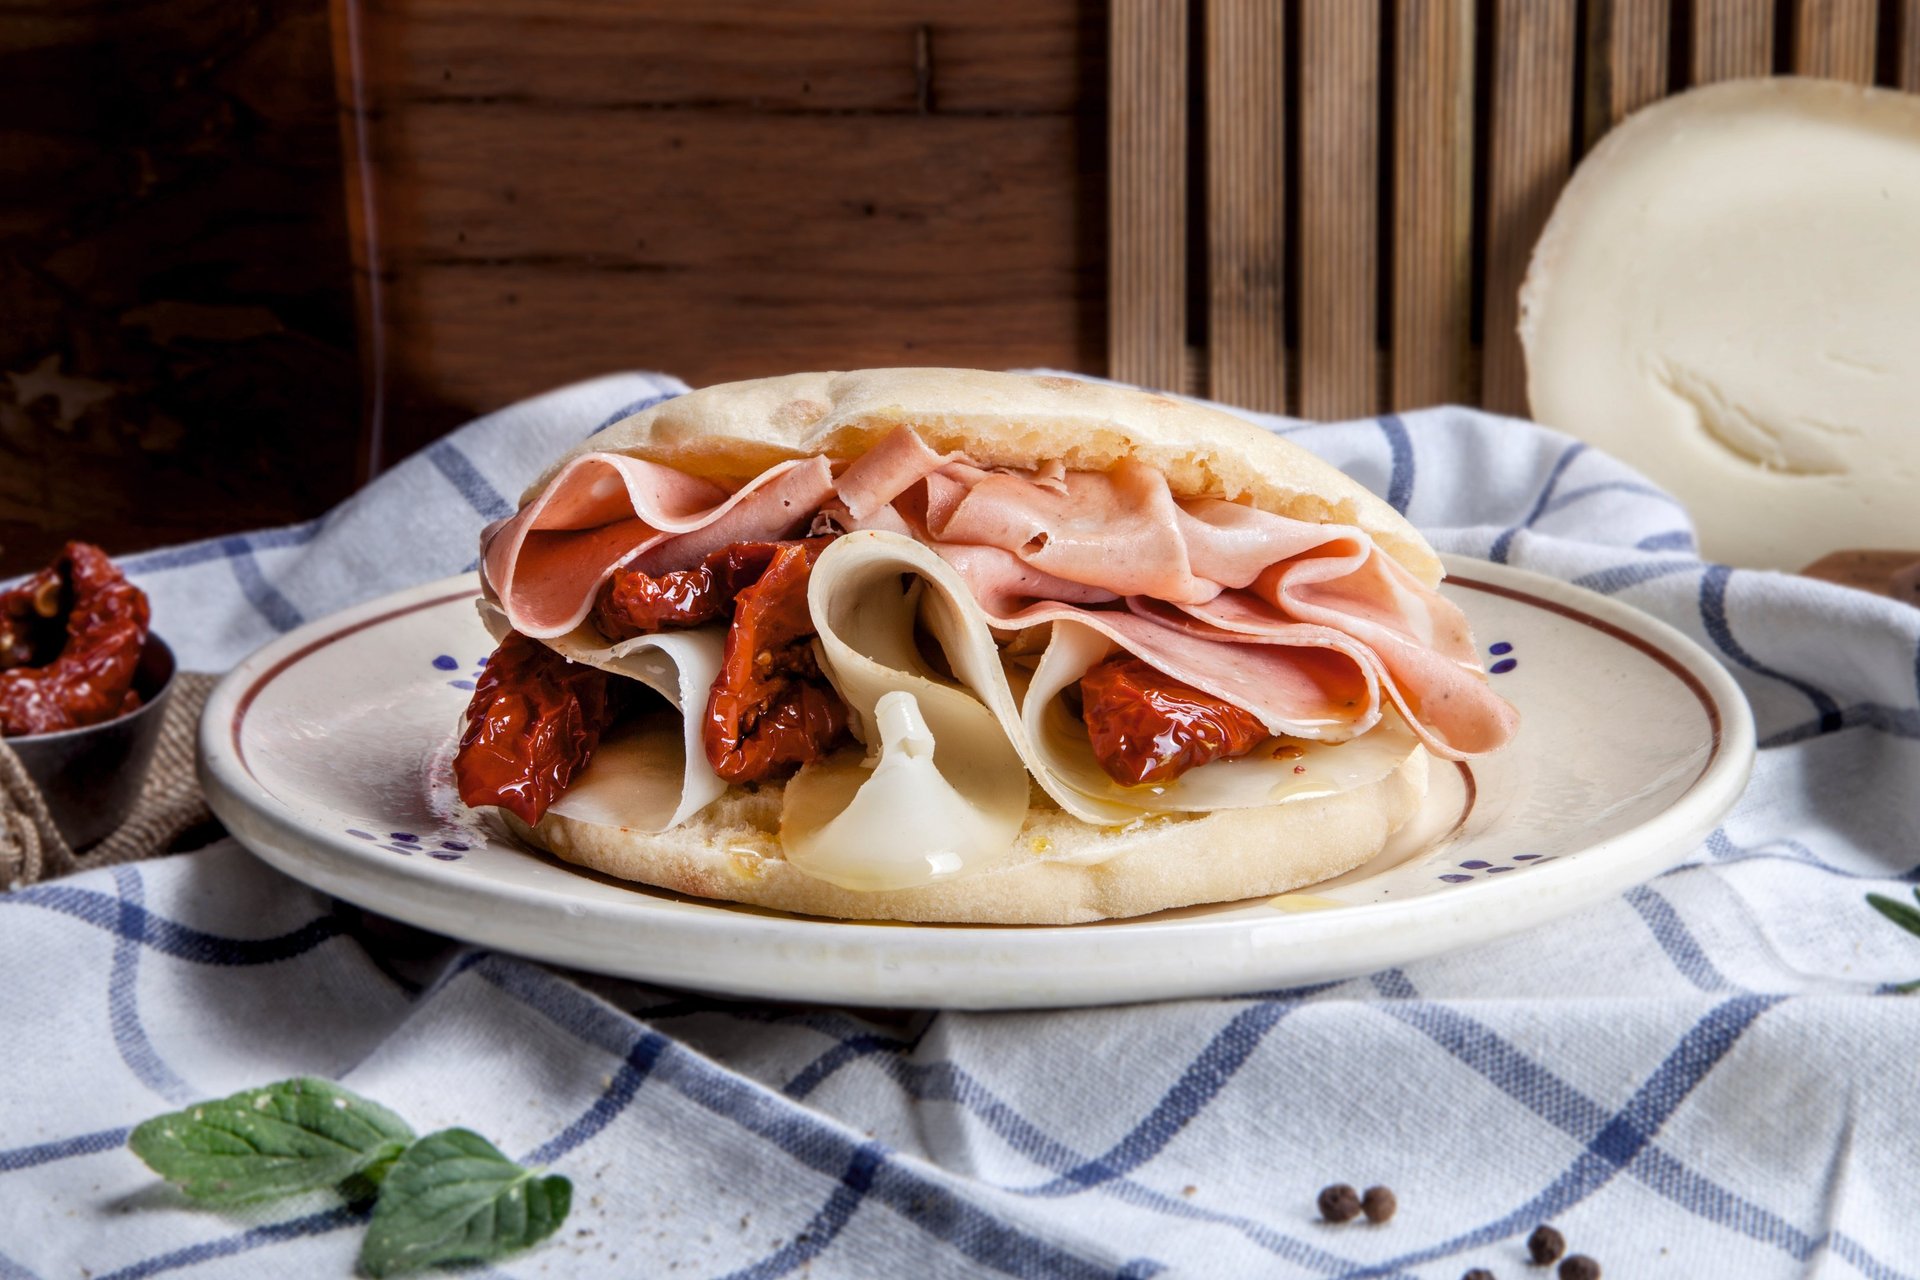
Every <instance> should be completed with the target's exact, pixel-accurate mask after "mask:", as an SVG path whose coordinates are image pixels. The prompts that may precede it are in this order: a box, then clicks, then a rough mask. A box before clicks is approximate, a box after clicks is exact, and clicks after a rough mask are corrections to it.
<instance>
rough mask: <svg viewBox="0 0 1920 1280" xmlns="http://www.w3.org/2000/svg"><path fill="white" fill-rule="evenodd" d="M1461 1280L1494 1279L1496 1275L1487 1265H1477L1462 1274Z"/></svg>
mask: <svg viewBox="0 0 1920 1280" xmlns="http://www.w3.org/2000/svg"><path fill="white" fill-rule="evenodd" d="M1460 1280H1494V1275H1493V1272H1491V1271H1489V1270H1487V1269H1486V1268H1485V1267H1475V1268H1474V1269H1473V1270H1471V1271H1469V1272H1467V1274H1465V1275H1463V1276H1461V1277H1460Z"/></svg>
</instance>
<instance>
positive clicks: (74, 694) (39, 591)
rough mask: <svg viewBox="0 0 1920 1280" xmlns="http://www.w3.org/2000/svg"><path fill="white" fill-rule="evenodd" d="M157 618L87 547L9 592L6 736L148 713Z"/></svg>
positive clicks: (3, 611) (2, 717) (3, 650)
mask: <svg viewBox="0 0 1920 1280" xmlns="http://www.w3.org/2000/svg"><path fill="white" fill-rule="evenodd" d="M148 616H149V612H148V606H147V595H146V592H144V591H142V590H140V588H138V587H136V586H134V585H133V584H132V583H131V582H128V581H127V579H126V575H124V574H122V573H121V572H120V570H119V569H118V568H117V567H116V566H115V565H114V563H113V561H111V560H109V559H108V558H107V553H106V552H104V551H102V550H101V549H100V548H98V547H96V546H93V545H91V544H90V543H85V542H69V543H68V544H67V545H66V547H65V548H64V549H63V550H62V551H61V553H60V558H59V559H58V560H56V561H54V562H53V564H51V565H49V566H48V567H47V568H45V569H42V570H41V571H40V572H39V573H36V574H34V575H33V576H32V577H30V578H28V579H27V580H26V581H25V582H23V583H21V584H20V585H19V586H17V587H14V588H13V589H12V590H10V591H5V592H0V736H5V737H12V736H17V735H21V734H29V733H55V732H58V731H60V730H62V729H75V728H79V727H80V726H82V725H89V724H99V723H100V722H102V721H104V720H111V719H113V718H114V717H115V716H118V715H121V714H123V713H125V712H128V711H131V710H133V709H134V708H135V707H138V706H139V705H140V699H139V695H137V694H136V693H135V692H134V691H133V676H134V671H135V670H136V669H137V668H138V667H139V665H140V651H141V650H142V649H144V648H145V647H146V643H147V620H148Z"/></svg>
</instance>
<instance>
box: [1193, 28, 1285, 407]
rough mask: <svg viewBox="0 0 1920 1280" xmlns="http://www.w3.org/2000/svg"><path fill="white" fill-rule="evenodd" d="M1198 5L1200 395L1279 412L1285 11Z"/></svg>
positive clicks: (1282, 366) (1282, 336) (1282, 357)
mask: <svg viewBox="0 0 1920 1280" xmlns="http://www.w3.org/2000/svg"><path fill="white" fill-rule="evenodd" d="M1206 3H1207V9H1206V21H1207V77H1206V83H1207V260H1208V279H1209V286H1208V293H1209V297H1208V330H1207V332H1208V335H1209V336H1208V351H1207V380H1208V389H1207V394H1208V395H1210V396H1212V397H1213V398H1214V399H1216V400H1225V401H1227V402H1229V403H1231V404H1238V405H1245V406H1246V407H1247V408H1249V409H1263V410H1266V411H1268V412H1270V413H1283V412H1285V411H1286V407H1287V351H1286V332H1285V323H1284V321H1285V313H1284V310H1283V308H1284V306H1285V302H1286V298H1285V277H1286V261H1287V259H1286V231H1285V228H1286V218H1285V209H1286V205H1285V203H1284V202H1285V197H1286V192H1285V190H1284V182H1283V176H1284V172H1285V168H1286V133H1285V124H1286V120H1285V107H1284V103H1285V101H1286V97H1285V78H1284V77H1285V67H1286V62H1285V57H1284V55H1285V48H1286V24H1285V22H1284V21H1283V18H1284V10H1283V9H1282V7H1281V6H1280V5H1279V4H1276V3H1274V0H1206Z"/></svg>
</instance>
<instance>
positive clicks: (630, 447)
mask: <svg viewBox="0 0 1920 1280" xmlns="http://www.w3.org/2000/svg"><path fill="white" fill-rule="evenodd" d="M902 425H905V426H910V427H913V428H914V429H915V430H916V431H918V432H919V433H920V435H921V437H922V438H923V439H925V440H926V442H927V443H928V444H929V445H931V446H933V447H934V448H936V449H939V450H943V451H945V450H952V449H963V450H965V451H966V452H967V454H968V455H969V456H971V457H972V458H973V459H974V460H975V461H977V462H979V463H981V464H982V465H986V466H1010V467H1037V466H1039V465H1041V464H1042V463H1044V462H1047V461H1049V460H1052V459H1056V458H1057V459H1060V460H1062V461H1064V462H1065V464H1066V466H1067V467H1068V468H1069V469H1070V470H1087V471H1099V470H1106V469H1108V468H1110V467H1112V466H1113V465H1114V464H1115V463H1117V462H1118V461H1120V460H1121V459H1122V458H1127V457H1132V458H1135V459H1138V460H1139V461H1141V462H1143V463H1146V464H1147V465H1149V466H1152V467H1154V468H1156V469H1157V470H1159V471H1160V472H1161V473H1162V474H1164V475H1165V476H1166V477H1167V480H1168V483H1169V484H1170V485H1171V486H1172V488H1173V491H1174V492H1175V494H1176V495H1178V496H1182V497H1197V496H1208V497H1218V498H1225V499H1228V500H1231V501H1243V502H1248V503H1250V504H1252V505H1254V506H1256V507H1259V508H1262V509H1264V510H1268V511H1272V512H1275V513H1277V514H1280V515H1286V516H1291V517H1293V518H1295V519H1300V520H1308V521H1313V522H1316V523H1339V524H1350V525H1357V526H1358V527H1360V528H1361V529H1364V530H1365V531H1366V532H1367V533H1368V534H1370V535H1371V536H1372V537H1373V538H1374V540H1375V542H1376V543H1378V544H1379V545H1380V546H1381V547H1382V548H1383V549H1384V550H1385V551H1386V552H1387V553H1388V554H1389V555H1391V556H1393V557H1394V558H1395V559H1396V560H1398V561H1399V562H1400V563H1401V564H1402V565H1404V566H1406V567H1407V568H1408V569H1409V570H1411V571H1412V572H1413V573H1414V574H1415V575H1416V576H1417V577H1419V578H1420V579H1421V580H1423V581H1425V582H1426V583H1428V584H1429V585H1433V584H1436V583H1438V582H1439V580H1440V578H1441V576H1442V571H1441V567H1440V562H1439V559H1438V557H1437V556H1435V555H1434V552H1433V549H1432V548H1431V547H1429V546H1428V545H1427V543H1426V541H1425V539H1423V538H1422V537H1421V536H1420V534H1419V533H1418V531H1416V530H1415V529H1414V528H1413V526H1412V525H1411V524H1409V523H1407V521H1406V520H1405V519H1404V518H1403V517H1402V516H1401V515H1400V514H1399V513H1398V512H1396V511H1395V510H1394V509H1393V508H1392V507H1390V506H1388V505H1387V504H1386V503H1384V502H1382V501H1381V500H1380V499H1379V498H1377V497H1375V496H1374V495H1373V494H1372V493H1370V492H1368V491H1367V490H1366V489H1364V488H1362V487H1361V486H1360V485H1359V484H1357V483H1356V482H1355V481H1353V480H1352V479H1350V478H1348V477H1347V476H1346V475H1344V474H1342V473H1341V472H1340V471H1338V470H1336V469H1334V468H1333V467H1331V466H1328V465H1327V464H1326V463H1324V462H1322V461H1321V460H1320V459H1318V458H1316V457H1314V456H1313V455H1312V454H1310V453H1307V452H1306V451H1305V450H1303V449H1301V448H1299V447H1298V446H1296V445H1293V444H1290V443H1288V442H1287V441H1286V440H1284V439H1282V438H1280V437H1278V436H1276V435H1273V434H1271V433H1270V432H1267V431H1264V430H1262V429H1260V428H1259V427H1256V426H1254V425H1252V424H1251V423H1248V422H1244V421H1242V420H1241V419H1239V418H1235V417H1233V416H1232V415H1230V414H1226V413H1221V412H1219V411H1217V410H1213V409H1208V408H1206V407H1204V406H1201V405H1197V404H1194V403H1191V402H1188V401H1181V400H1175V399H1172V398H1170V397H1167V396H1162V395H1155V394H1151V393H1148V392H1143V391H1135V390H1131V389H1128V388H1123V387H1115V386H1108V385H1105V384H1101V383H1093V382H1084V381H1081V380H1079V379H1076V378H1067V377H1055V376H1032V375H1024V374H1009V373H989V372H984V371H980V370H973V369H869V370H862V371H858V372H852V373H801V374H793V375H790V376H787V377H781V378H764V379H758V380H755V381H750V382H733V383H725V384H721V385H718V386H712V387H707V388H704V389H702V390H699V391H694V392H690V393H689V394H687V395H683V396H679V397H676V398H675V399H672V400H669V401H666V402H664V403H662V404H659V405H656V406H654V407H652V408H650V409H647V410H644V411H643V412H641V413H637V414H635V415H634V416H632V417H630V418H626V419H623V420H622V421H620V422H617V423H615V424H613V425H612V426H610V427H608V428H606V429H605V430H603V431H601V432H598V433H596V434H595V435H594V436H592V437H591V438H590V439H589V440H587V441H586V442H585V443H583V444H582V445H581V446H580V447H579V448H577V449H575V450H574V451H573V452H572V453H569V454H568V455H566V457H563V458H561V459H559V460H558V461H556V462H555V464H554V465H553V467H551V468H549V469H548V471H547V472H546V473H545V474H544V475H543V476H542V477H541V478H540V479H539V480H538V481H536V482H535V483H534V484H533V485H532V486H531V487H530V488H529V489H528V490H527V492H526V494H525V495H523V497H522V502H526V501H529V500H531V499H532V498H533V497H534V496H535V495H536V494H538V492H539V491H540V489H541V488H542V487H543V486H544V485H545V483H546V481H547V479H548V478H550V477H551V476H552V475H553V474H554V472H556V471H558V470H559V468H560V467H561V466H562V465H564V464H565V462H566V461H567V460H568V459H570V458H572V457H574V456H576V455H577V454H581V453H588V452H608V453H624V454H629V455H632V456H634V457H640V458H647V459H650V460H652V461H656V462H662V463H668V464H671V465H673V466H675V467H678V468H680V469H681V470H683V471H688V472H691V473H694V474H698V475H704V476H708V477H711V478H714V479H716V480H719V481H722V482H724V483H730V484H739V483H744V482H745V481H747V480H748V479H751V478H752V477H753V476H755V475H758V474H759V473H760V472H761V471H762V470H764V469H765V468H766V467H768V466H770V465H772V464H774V463H776V462H779V461H782V460H784V459H787V458H793V457H807V456H815V455H821V454H824V455H826V456H828V457H833V458H851V457H855V456H858V455H859V454H861V453H863V452H864V451H865V450H866V449H867V448H869V447H870V446H871V445H873V444H875V443H877V442H878V441H879V440H880V439H881V438H882V437H884V436H885V435H887V434H888V433H889V432H891V431H893V430H894V429H895V428H896V427H899V426H902ZM1427 764H1428V757H1427V754H1426V753H1425V752H1424V751H1422V750H1421V749H1419V748H1417V747H1416V748H1414V749H1413V751H1412V754H1411V755H1409V756H1408V757H1407V759H1406V760H1405V761H1404V762H1403V763H1402V764H1401V765H1400V766H1399V767H1398V768H1397V769H1396V770H1395V771H1394V772H1392V773H1391V774H1388V775H1387V776H1386V777H1384V778H1382V779H1380V780H1379V781H1377V782H1374V783H1372V784H1370V785H1367V786H1363V787H1359V788H1356V789H1354V790H1351V791H1346V792H1342V793H1340V794H1338V795H1333V796H1325V797H1319V798H1315V799H1308V800H1295V801H1292V802H1289V803H1286V804H1278V805H1269V806H1265V807H1262V808H1251V809H1226V810H1219V811H1216V812H1213V813H1209V814H1203V815H1176V816H1169V817H1163V818H1153V819H1147V820H1144V821H1141V822H1137V823H1134V824H1133V825H1131V826H1127V827H1119V828H1112V827H1099V826H1094V825H1092V824H1089V823H1084V822H1081V821H1079V820H1078V819H1076V818H1074V817H1072V816H1070V815H1068V814H1066V813H1063V812H1061V811H1060V810H1059V809H1058V808H1056V807H1054V805H1053V804H1052V802H1051V801H1050V800H1048V799H1047V798H1046V797H1045V795H1044V794H1043V793H1041V792H1040V791H1039V789H1038V788H1037V787H1035V788H1034V796H1035V800H1034V803H1033V806H1032V807H1031V809H1030V810H1029V814H1028V818H1027V822H1026V824H1025V826H1024V827H1023V828H1022V829H1021V831H1020V834H1019V835H1018V836H1017V837H1016V838H1015V845H1016V847H1017V848H1018V849H1020V850H1022V851H1023V852H1024V853H1025V854H1027V855H1028V856H1027V857H1026V858H1025V859H1024V860H1020V861H1015V862H1013V863H1011V864H1008V865H1006V866H1003V867H1002V868H1000V869H998V870H994V871H989V872H983V873H980V874H976V875H970V876H965V877H960V878H956V879H953V880H949V881H939V882H936V883H934V884H931V885H927V886H923V887H920V888H915V889H907V890H897V891H885V892H856V891H852V890H847V889H842V888H840V887H838V886H836V885H833V884H829V883H827V882H826V881H823V880H820V879H817V878H815V877H813V876H809V875H807V874H806V873H804V872H802V871H801V870H799V869H798V868H797V867H795V866H794V865H793V864H792V863H790V862H788V861H787V860H786V858H785V857H784V856H783V854H782V852H781V846H780V839H779V826H780V804H781V796H782V794H783V791H784V787H783V786H782V785H781V784H779V783H761V784H758V785H757V786H755V787H753V788H751V789H749V788H746V787H733V788H731V789H729V790H728V791H727V793H726V794H725V795H723V796H721V798H720V799H719V800H717V801H715V802H714V803H713V804H712V805H709V806H708V807H707V808H706V809H704V810H702V811H701V812H700V813H698V814H696V815H695V816H694V817H693V818H692V819H691V820H690V821H688V822H685V823H682V824H681V825H680V826H678V827H676V828H674V829H672V830H670V831H665V832H660V833H655V834H648V833H644V832H638V831H632V830H629V829H626V828H622V827H614V826H607V825H601V824H596V823H589V822H583V821H579V820H576V819H571V818H568V817H566V816H564V815H561V814H558V813H548V814H547V815H545V816H544V817H543V818H542V819H541V820H540V822H539V824H538V825H537V826H534V827H531V828H529V827H527V826H526V825H525V824H524V823H522V822H520V821H519V820H518V819H516V818H513V817H512V816H511V815H509V816H508V821H509V822H510V823H511V824H512V825H513V827H514V828H515V829H516V830H517V831H519V832H520V834H521V835H523V836H524V837H525V838H526V839H528V840H529V841H531V842H532V843H534V844H536V845H538V846H540V847H541V848H544V849H547V850H549V851H551V852H552V853H554V854H556V855H557V856H559V857H561V858H563V859H565V860H567V861H569V862H573V863H577V864H579V865H580V866H583V867H588V868H591V869H592V870H595V871H598V872H601V873H603V874H606V875H610V876H615V877H618V878H620V879H623V880H637V881H640V882H642V883H645V884H650V885H656V886H658V887H660V888H663V889H669V890H672V891H674V892H677V893H685V894H690V895H694V896H697V897H704V898H718V899H722V900H725V901H729V902H739V903H747V904H751V905H753V906H758V907H767V908H773V909H776V910H781V911H792V912H798V913H802V914H806V915H815V916H828V917H835V918H840V919H851V920H903V921H916V922H945V923H973V924H1033V925H1041V924H1077V923H1082V922H1086V921H1092V920H1102V919H1109V918H1116V917H1125V916H1137V915H1145V914H1148V913H1150V912H1154V911H1161V910H1165V909H1167V908H1170V907H1182V906H1191V905H1193V904H1196V903H1204V902H1227V901H1235V900H1238V899H1242V898H1251V897H1260V896H1267V895H1272V894H1278V893H1284V892H1286V891H1288V890H1290V889H1295V888H1299V887H1300V886H1302V885H1307V884H1313V883H1316V882H1318V881H1321V880H1325V879H1328V878H1329V877H1332V876H1336V875H1339V874H1341V873H1342V872H1345V871H1348V870H1351V869H1352V868H1354V867H1356V866H1359V865H1360V864H1361V863H1363V862H1366V861H1367V860H1368V859H1370V858H1372V857H1373V856H1374V855H1375V854H1376V853H1378V852H1379V851H1380V849H1381V848H1382V847H1383V846H1384V845H1385V844H1386V841H1387V838H1388V837H1389V836H1390V835H1391V834H1392V833H1393V832H1394V831H1395V830H1397V829H1398V828H1399V827H1401V826H1402V825H1404V824H1405V823H1406V822H1407V821H1408V820H1409V819H1410V818H1411V817H1412V816H1413V814H1414V812H1415V810H1416V809H1418V807H1419V805H1420V802H1421V800H1422V798H1423V797H1424V796H1425V794H1426V789H1427ZM589 768H591V766H589ZM1076 859H1082V861H1076ZM1087 859H1097V861H1090V860H1087Z"/></svg>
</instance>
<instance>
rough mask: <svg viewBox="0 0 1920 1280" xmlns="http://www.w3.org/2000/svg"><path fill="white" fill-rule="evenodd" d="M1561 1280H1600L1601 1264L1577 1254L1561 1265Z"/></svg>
mask: <svg viewBox="0 0 1920 1280" xmlns="http://www.w3.org/2000/svg"><path fill="white" fill-rule="evenodd" d="M1560 1280H1600V1264H1599V1263H1597V1262H1595V1261H1594V1260H1593V1259H1592V1258H1589V1257H1588V1256H1587V1255H1586V1254H1584V1253H1576V1254H1574V1255H1573V1256H1572V1257H1571V1258H1568V1259H1567V1260H1566V1261H1565V1262H1563V1263H1561V1264H1560Z"/></svg>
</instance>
